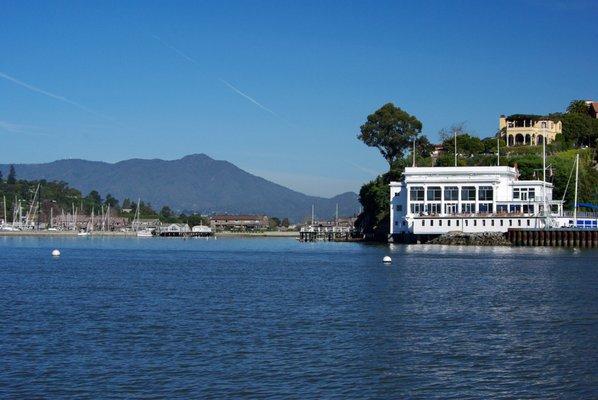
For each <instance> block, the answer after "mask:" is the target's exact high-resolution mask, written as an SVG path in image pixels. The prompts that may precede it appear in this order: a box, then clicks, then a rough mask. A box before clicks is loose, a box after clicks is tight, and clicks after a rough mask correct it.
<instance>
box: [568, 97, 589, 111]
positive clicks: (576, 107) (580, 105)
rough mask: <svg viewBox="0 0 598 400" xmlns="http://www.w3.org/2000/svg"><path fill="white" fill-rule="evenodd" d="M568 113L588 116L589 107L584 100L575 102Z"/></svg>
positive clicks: (571, 104) (569, 107) (572, 102)
mask: <svg viewBox="0 0 598 400" xmlns="http://www.w3.org/2000/svg"><path fill="white" fill-rule="evenodd" d="M567 113H568V114H583V115H588V105H587V104H586V102H585V101H584V100H573V101H571V103H569V106H568V107H567Z"/></svg>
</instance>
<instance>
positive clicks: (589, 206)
mask: <svg viewBox="0 0 598 400" xmlns="http://www.w3.org/2000/svg"><path fill="white" fill-rule="evenodd" d="M577 207H586V208H591V209H592V210H598V206H597V205H596V204H590V203H577Z"/></svg>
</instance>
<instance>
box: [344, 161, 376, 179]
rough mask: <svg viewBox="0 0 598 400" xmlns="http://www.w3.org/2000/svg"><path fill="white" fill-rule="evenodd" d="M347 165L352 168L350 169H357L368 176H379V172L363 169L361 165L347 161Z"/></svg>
mask: <svg viewBox="0 0 598 400" xmlns="http://www.w3.org/2000/svg"><path fill="white" fill-rule="evenodd" d="M347 164H349V165H350V166H352V167H354V168H356V169H358V170H360V171H363V172H366V173H367V174H369V175H373V176H378V175H380V171H374V170H373V169H370V168H367V167H364V166H362V165H359V164H356V163H354V162H352V161H347Z"/></svg>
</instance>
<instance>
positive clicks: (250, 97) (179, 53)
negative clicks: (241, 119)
mask: <svg viewBox="0 0 598 400" xmlns="http://www.w3.org/2000/svg"><path fill="white" fill-rule="evenodd" d="M151 37H153V38H154V39H156V40H157V41H158V42H160V43H161V44H162V45H164V46H165V47H167V48H169V49H170V50H172V51H174V52H175V53H177V54H178V55H179V56H181V57H182V58H183V59H185V60H187V61H189V62H190V63H191V64H193V65H195V66H196V67H197V68H198V69H199V70H201V68H202V66H201V64H200V63H199V62H198V61H197V60H196V59H194V58H193V57H191V56H190V55H188V54H187V53H185V52H184V51H182V50H181V49H179V48H177V47H175V46H173V45H172V44H170V43H168V42H167V41H165V40H163V39H162V38H161V37H159V36H157V35H151ZM217 79H218V81H219V82H220V83H222V84H223V85H225V86H226V87H227V88H229V89H230V90H232V91H233V92H234V93H236V94H238V95H239V96H241V97H243V98H245V99H246V100H249V101H250V102H251V103H253V104H254V105H256V106H257V107H259V108H261V109H262V110H264V111H266V112H267V113H269V114H272V115H273V116H275V117H276V118H278V119H280V120H281V121H283V122H284V123H285V124H287V125H289V126H291V127H293V128H296V126H295V125H294V124H292V123H291V122H290V121H288V120H287V119H286V118H284V117H283V116H282V115H280V114H278V113H276V112H274V111H273V110H272V109H270V108H268V107H266V106H265V105H263V104H262V103H260V102H259V101H257V100H256V99H255V98H254V97H252V96H250V95H248V94H247V93H245V92H243V91H242V90H241V89H239V88H237V87H236V86H234V85H233V84H232V83H230V82H229V81H227V80H226V79H223V78H217Z"/></svg>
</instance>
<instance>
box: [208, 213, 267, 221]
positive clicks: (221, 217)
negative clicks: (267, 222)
mask: <svg viewBox="0 0 598 400" xmlns="http://www.w3.org/2000/svg"><path fill="white" fill-rule="evenodd" d="M260 219H264V216H263V215H249V214H240V215H230V214H221V215H213V216H211V217H210V220H219V221H255V220H260Z"/></svg>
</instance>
